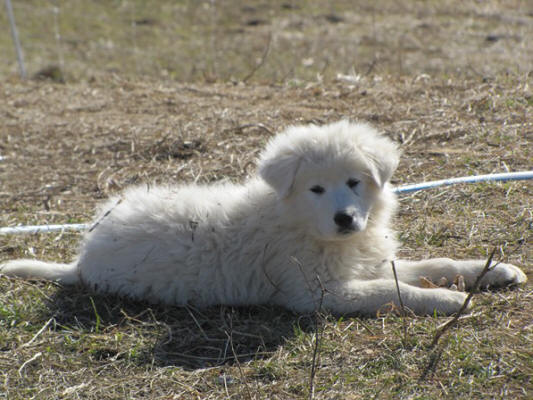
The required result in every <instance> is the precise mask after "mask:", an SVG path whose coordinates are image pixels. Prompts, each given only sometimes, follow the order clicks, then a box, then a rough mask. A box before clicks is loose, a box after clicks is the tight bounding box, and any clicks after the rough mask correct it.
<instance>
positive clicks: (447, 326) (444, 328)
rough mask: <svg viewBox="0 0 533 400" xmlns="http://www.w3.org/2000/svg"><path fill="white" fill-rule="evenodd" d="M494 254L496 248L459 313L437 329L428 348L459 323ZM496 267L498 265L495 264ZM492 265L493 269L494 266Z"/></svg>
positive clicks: (489, 266) (433, 345) (488, 269)
mask: <svg viewBox="0 0 533 400" xmlns="http://www.w3.org/2000/svg"><path fill="white" fill-rule="evenodd" d="M495 253H496V247H495V248H494V249H492V252H491V253H490V255H489V258H488V259H487V262H486V263H485V267H484V268H483V270H482V271H481V273H480V274H479V275H478V277H477V279H476V282H475V283H474V286H472V288H471V289H470V292H469V293H468V296H466V299H465V301H464V303H463V305H462V307H461V308H460V309H459V311H458V312H457V313H456V314H455V316H454V317H453V318H452V319H451V320H449V321H448V322H446V323H445V324H444V325H442V326H441V327H440V328H439V329H437V332H435V337H434V338H433V341H432V342H431V344H430V345H429V347H430V348H433V347H435V346H436V345H437V343H438V341H439V339H440V337H441V336H442V335H443V334H444V333H445V332H446V331H447V330H448V329H450V328H451V327H452V326H454V325H455V324H457V321H459V317H460V316H461V314H463V313H464V312H465V310H466V309H467V308H468V304H470V300H472V297H474V294H475V293H476V292H477V291H478V290H479V285H480V284H481V280H482V279H483V277H484V276H485V275H486V274H487V272H489V271H490V269H491V263H492V258H493V257H494V254H495ZM496 265H498V263H497V264H496ZM496 265H494V267H495V266H496Z"/></svg>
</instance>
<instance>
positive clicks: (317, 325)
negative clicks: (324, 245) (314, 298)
mask: <svg viewBox="0 0 533 400" xmlns="http://www.w3.org/2000/svg"><path fill="white" fill-rule="evenodd" d="M316 279H317V281H318V283H319V285H320V301H319V303H318V309H317V310H316V311H315V346H314V348H313V361H312V362H311V375H310V377H309V399H310V400H312V399H314V397H315V385H314V383H315V375H316V370H317V359H318V352H319V350H320V340H321V337H322V333H323V330H321V329H320V323H319V320H318V319H319V315H320V312H321V310H322V304H323V302H324V294H325V293H326V288H325V287H324V285H322V281H321V280H320V277H319V276H318V275H317V277H316Z"/></svg>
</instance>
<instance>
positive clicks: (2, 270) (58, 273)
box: [0, 259, 80, 285]
mask: <svg viewBox="0 0 533 400" xmlns="http://www.w3.org/2000/svg"><path fill="white" fill-rule="evenodd" d="M0 274H4V275H7V276H18V277H21V278H34V279H46V280H49V281H56V282H59V283H62V284H65V285H74V284H76V283H79V282H80V275H79V273H78V266H77V263H76V262H73V263H71V264H59V263H53V262H45V261H38V260H29V259H24V260H13V261H8V262H6V263H4V264H0Z"/></svg>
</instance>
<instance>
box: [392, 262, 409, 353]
mask: <svg viewBox="0 0 533 400" xmlns="http://www.w3.org/2000/svg"><path fill="white" fill-rule="evenodd" d="M390 263H391V265H392V273H393V274H394V281H395V282H396V290H397V291H398V300H399V301H400V307H401V309H402V326H403V341H404V344H405V343H407V324H406V322H405V316H406V315H407V313H406V311H405V306H404V305H403V300H402V296H401V295H400V284H399V283H398V275H397V274H396V265H395V264H394V260H391V262H390Z"/></svg>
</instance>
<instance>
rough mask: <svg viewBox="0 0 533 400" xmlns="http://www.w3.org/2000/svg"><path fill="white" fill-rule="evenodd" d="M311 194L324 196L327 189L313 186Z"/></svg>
mask: <svg viewBox="0 0 533 400" xmlns="http://www.w3.org/2000/svg"><path fill="white" fill-rule="evenodd" d="M309 190H310V191H311V192H313V193H316V194H322V193H324V192H325V191H326V189H324V188H323V187H322V186H320V185H315V186H313V187H312V188H311V189H309Z"/></svg>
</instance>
